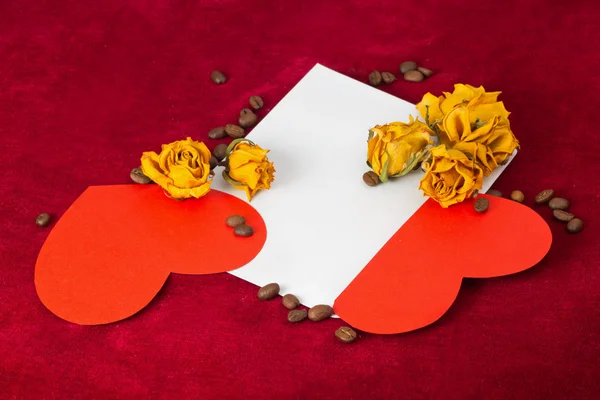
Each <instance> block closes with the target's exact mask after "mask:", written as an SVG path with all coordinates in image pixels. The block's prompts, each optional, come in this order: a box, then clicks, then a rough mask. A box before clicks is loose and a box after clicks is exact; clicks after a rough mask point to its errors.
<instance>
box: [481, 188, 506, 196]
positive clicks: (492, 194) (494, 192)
mask: <svg viewBox="0 0 600 400" xmlns="http://www.w3.org/2000/svg"><path fill="white" fill-rule="evenodd" d="M485 194H487V195H490V196H496V197H502V192H501V191H499V190H496V189H492V190H488V191H487V192H485Z"/></svg>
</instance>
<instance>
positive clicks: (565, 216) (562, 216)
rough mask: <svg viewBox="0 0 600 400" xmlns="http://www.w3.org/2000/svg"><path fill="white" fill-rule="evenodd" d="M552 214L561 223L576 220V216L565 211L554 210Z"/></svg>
mask: <svg viewBox="0 0 600 400" xmlns="http://www.w3.org/2000/svg"><path fill="white" fill-rule="evenodd" d="M552 214H554V218H556V219H557V220H559V221H561V222H569V221H570V220H572V219H573V218H575V215H573V214H571V213H570V212H567V211H564V210H554V211H553V212H552Z"/></svg>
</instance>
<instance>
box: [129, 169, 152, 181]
mask: <svg viewBox="0 0 600 400" xmlns="http://www.w3.org/2000/svg"><path fill="white" fill-rule="evenodd" d="M129 177H130V178H131V180H132V181H134V182H135V183H139V184H142V185H146V184H148V183H151V182H152V179H150V178H148V177H147V176H146V175H144V173H143V172H142V169H141V168H134V169H132V170H131V173H130V174H129Z"/></svg>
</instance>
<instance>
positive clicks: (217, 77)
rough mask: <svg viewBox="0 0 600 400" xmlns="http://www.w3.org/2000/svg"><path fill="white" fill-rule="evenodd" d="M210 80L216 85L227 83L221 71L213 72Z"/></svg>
mask: <svg viewBox="0 0 600 400" xmlns="http://www.w3.org/2000/svg"><path fill="white" fill-rule="evenodd" d="M210 80H211V81H213V82H214V83H216V84H217V85H221V84H223V83H225V82H227V77H226V76H225V74H224V73H222V72H221V71H213V72H211V73H210Z"/></svg>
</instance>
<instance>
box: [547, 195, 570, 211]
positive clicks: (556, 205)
mask: <svg viewBox="0 0 600 400" xmlns="http://www.w3.org/2000/svg"><path fill="white" fill-rule="evenodd" d="M569 205H570V203H569V200H567V199H563V198H561V197H555V198H553V199H552V200H550V202H549V203H548V207H550V208H551V209H553V210H566V209H567V208H569Z"/></svg>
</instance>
